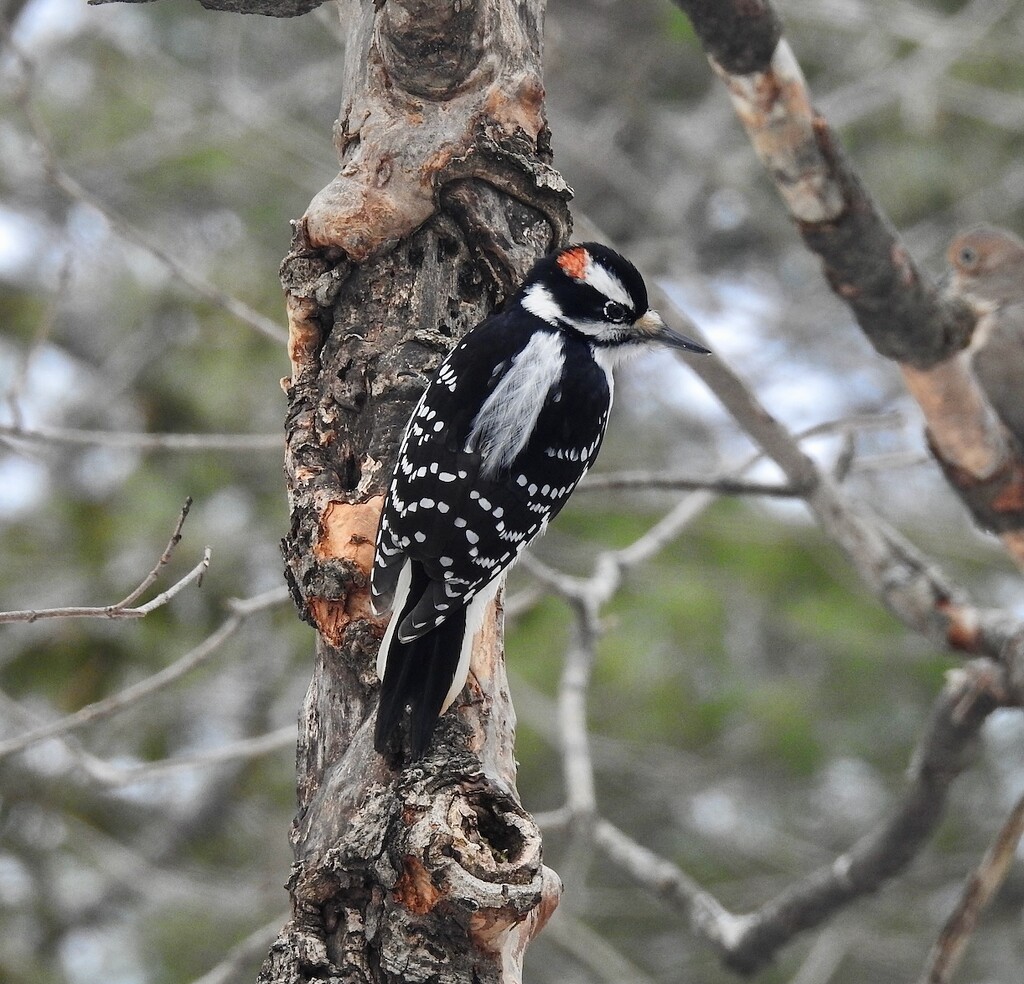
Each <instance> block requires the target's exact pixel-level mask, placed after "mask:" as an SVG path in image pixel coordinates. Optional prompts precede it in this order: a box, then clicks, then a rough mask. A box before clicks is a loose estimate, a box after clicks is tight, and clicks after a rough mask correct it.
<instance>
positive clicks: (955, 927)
mask: <svg viewBox="0 0 1024 984" xmlns="http://www.w3.org/2000/svg"><path fill="white" fill-rule="evenodd" d="M1022 836H1024V797H1021V798H1020V799H1019V800H1017V803H1016V804H1015V806H1014V807H1013V809H1012V810H1011V811H1010V815H1009V816H1008V817H1007V818H1006V820H1005V822H1004V823H1003V825H1002V827H1000V828H999V832H998V833H997V834H996V836H995V840H994V841H993V842H992V845H991V846H990V847H989V849H988V851H986V852H985V856H984V857H983V858H982V860H981V863H980V864H979V865H978V867H977V868H976V869H975V871H974V872H972V874H971V877H970V878H969V879H968V880H967V884H966V885H965V886H964V890H963V893H962V895H961V896H960V901H959V902H958V903H957V906H956V908H955V909H954V910H953V912H952V914H951V915H950V917H949V919H948V920H947V922H946V925H945V926H943V927H942V932H941V933H940V934H939V938H938V940H936V942H935V946H934V947H933V948H932V951H931V953H930V954H929V955H928V965H927V969H926V970H925V973H924V976H923V977H922V978H921V984H950V981H952V980H953V974H955V973H956V969H957V967H958V966H959V965H960V961H961V960H962V959H963V955H964V951H965V950H966V949H967V944H968V943H970V940H971V936H972V934H973V933H974V930H975V927H976V926H977V924H978V920H979V919H980V918H981V914H982V912H983V911H984V910H985V908H986V907H987V906H988V904H989V902H991V901H992V899H993V897H994V896H995V894H996V892H998V891H999V888H1000V886H1001V885H1002V884H1003V882H1004V880H1005V879H1006V876H1007V874H1008V873H1009V871H1010V865H1012V864H1013V862H1014V860H1015V858H1016V856H1017V847H1018V845H1019V844H1020V841H1021V837H1022Z"/></svg>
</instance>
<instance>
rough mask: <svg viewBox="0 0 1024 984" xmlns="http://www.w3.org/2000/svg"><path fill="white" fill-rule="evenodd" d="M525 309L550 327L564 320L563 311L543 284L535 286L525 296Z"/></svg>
mask: <svg viewBox="0 0 1024 984" xmlns="http://www.w3.org/2000/svg"><path fill="white" fill-rule="evenodd" d="M523 307H524V308H526V310H527V311H529V312H530V314H535V315H536V316H537V317H538V318H541V319H543V320H544V321H546V322H547V323H548V324H549V325H557V324H558V322H559V321H560V320H561V318H562V309H561V308H560V307H559V306H558V302H557V301H556V300H555V299H554V298H553V297H552V296H551V291H549V290H548V289H547V287H545V286H544V285H543V284H533V285H532V286H531V287H530V288H529V289H528V290H527V291H526V293H525V294H524V295H523Z"/></svg>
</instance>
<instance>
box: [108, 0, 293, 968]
mask: <svg viewBox="0 0 1024 984" xmlns="http://www.w3.org/2000/svg"><path fill="white" fill-rule="evenodd" d="M90 2H94V0H90ZM287 919H288V913H286V912H283V913H281V914H280V915H277V916H275V917H274V918H273V919H271V920H270V922H268V923H265V924H264V925H262V926H260V928H259V929H254V930H253V931H252V932H251V933H250V934H249V935H248V936H247V937H246V938H245V939H244V940H241V941H240V942H238V943H236V944H235V945H234V946H233V947H232V948H231V949H230V950H228V952H227V956H226V957H225V958H224V959H223V960H222V961H221V962H220V963H219V964H217V966H216V967H211V968H210V969H209V970H208V971H207V972H206V973H205V974H203V976H202V977H197V978H196V979H195V980H194V981H193V982H192V984H229V982H230V981H234V980H237V979H238V976H239V974H240V973H241V972H242V971H243V970H244V969H245V967H246V965H247V964H248V963H249V962H250V961H251V960H253V959H254V958H255V957H257V956H259V954H261V953H263V952H265V951H266V949H267V947H268V946H269V945H270V943H271V941H272V940H273V939H274V937H275V936H276V935H277V931H278V929H279V928H280V927H281V926H282V925H283V924H284V923H285V922H286V921H287Z"/></svg>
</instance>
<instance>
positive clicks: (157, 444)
mask: <svg viewBox="0 0 1024 984" xmlns="http://www.w3.org/2000/svg"><path fill="white" fill-rule="evenodd" d="M0 438H3V439H4V440H5V441H6V442H7V443H9V444H12V445H16V444H18V443H25V444H58V445H69V446H72V447H101V448H114V449H116V450H124V451H194V452H203V451H241V452H249V451H281V450H283V448H284V438H283V437H282V436H281V435H280V434H167V433H164V434H146V433H133V432H129V431H103V430H81V429H78V428H70V427H45V426H40V427H20V426H12V425H8V424H0Z"/></svg>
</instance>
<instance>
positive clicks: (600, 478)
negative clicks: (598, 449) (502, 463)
mask: <svg viewBox="0 0 1024 984" xmlns="http://www.w3.org/2000/svg"><path fill="white" fill-rule="evenodd" d="M620 489H643V490H647V489H651V490H659V489H671V490H673V491H676V492H694V491H707V492H713V493H714V494H715V495H763V496H768V497H770V498H779V499H784V498H793V497H800V496H803V495H804V493H805V492H806V491H807V490H806V489H801V488H797V487H796V486H795V485H786V484H780V483H779V482H752V481H743V480H741V479H738V478H729V477H726V476H721V477H715V476H712V477H711V478H696V477H694V476H692V475H680V474H676V473H674V472H655V471H622V472H609V473H607V474H599V475H590V476H588V477H587V478H586V479H585V480H584V481H583V482H581V483H580V486H579V488H578V489H577V491H578V492H614V491H618V490H620Z"/></svg>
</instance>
